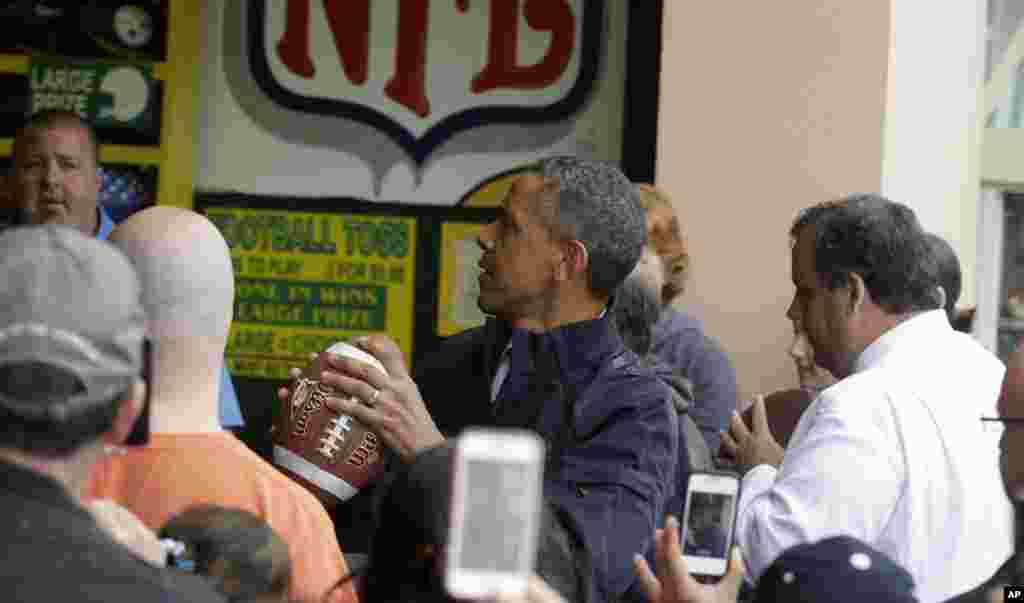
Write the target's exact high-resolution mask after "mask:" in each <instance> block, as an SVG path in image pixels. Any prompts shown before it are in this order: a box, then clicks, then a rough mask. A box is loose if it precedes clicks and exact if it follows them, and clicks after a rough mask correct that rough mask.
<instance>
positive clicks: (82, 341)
mask: <svg viewBox="0 0 1024 603" xmlns="http://www.w3.org/2000/svg"><path fill="white" fill-rule="evenodd" d="M0 282H2V283H3V287H2V288H0V367H12V366H18V367H22V366H24V367H32V366H40V365H41V366H52V367H56V368H59V369H62V372H63V373H66V374H68V375H69V376H71V377H73V378H74V379H75V380H76V381H77V382H78V384H79V385H80V386H81V387H78V388H76V390H75V393H73V394H71V395H70V396H66V395H64V396H59V397H54V398H51V399H46V398H45V397H44V399H42V400H41V399H40V396H39V394H38V392H37V391H35V390H36V389H38V388H39V383H38V381H36V382H35V383H33V375H34V372H33V371H32V370H25V371H14V372H13V373H12V375H13V376H12V377H9V378H8V379H6V383H5V384H3V391H2V392H0V407H3V408H4V409H5V410H7V411H8V412H10V413H12V414H14V415H15V416H18V417H21V418H23V419H26V420H48V421H54V422H59V421H63V420H65V419H67V418H68V417H69V416H72V415H74V414H76V413H78V412H83V411H86V410H89V409H91V408H93V407H95V406H99V405H101V404H105V403H109V402H110V401H111V400H114V399H116V398H117V397H118V396H119V395H121V394H122V393H124V392H125V391H127V390H128V388H129V387H130V386H131V383H132V380H133V379H135V378H138V377H139V375H140V374H141V371H142V341H143V337H144V335H145V312H144V310H143V306H142V297H141V290H140V285H139V281H138V278H137V277H136V274H135V270H134V268H133V267H132V265H131V263H130V262H129V260H128V259H127V258H126V257H124V255H123V254H122V253H121V252H120V251H119V250H117V249H116V248H115V247H113V246H112V245H110V244H109V243H106V242H103V241H97V240H95V239H93V238H91V237H87V236H85V235H83V234H81V233H80V232H78V231H77V230H75V229H73V228H69V227H65V226H55V225H46V226H25V227H18V228H13V229H9V230H6V231H4V232H3V233H2V234H0ZM44 389H45V388H44Z"/></svg>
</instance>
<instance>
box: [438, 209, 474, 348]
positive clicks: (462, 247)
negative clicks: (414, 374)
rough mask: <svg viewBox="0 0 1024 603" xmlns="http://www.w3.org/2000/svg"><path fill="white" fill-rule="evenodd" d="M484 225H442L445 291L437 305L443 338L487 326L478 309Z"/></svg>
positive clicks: (442, 287) (443, 285) (442, 266)
mask: <svg viewBox="0 0 1024 603" xmlns="http://www.w3.org/2000/svg"><path fill="white" fill-rule="evenodd" d="M482 226H483V225H482V224H473V223H466V222H445V223H444V224H442V225H441V279H440V280H441V283H440V284H441V291H440V295H439V299H438V304H437V334H438V335H440V336H441V337H448V336H450V335H454V334H456V333H458V332H459V331H462V330H465V329H468V328H470V327H476V326H479V325H482V324H484V320H485V318H486V316H485V315H484V313H483V312H481V311H480V308H479V307H477V304H476V300H477V297H479V296H480V281H479V280H477V278H478V276H479V275H480V269H479V268H478V267H477V263H478V262H479V261H480V256H481V255H482V253H483V252H482V251H481V249H480V246H479V245H477V243H476V235H477V233H478V232H479V231H480V228H481V227H482Z"/></svg>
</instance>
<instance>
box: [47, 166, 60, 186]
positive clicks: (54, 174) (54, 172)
mask: <svg viewBox="0 0 1024 603" xmlns="http://www.w3.org/2000/svg"><path fill="white" fill-rule="evenodd" d="M60 176H61V170H60V167H59V166H58V165H57V162H56V161H49V162H47V164H46V169H45V170H43V182H45V183H46V184H50V185H53V184H57V183H58V182H59V181H60Z"/></svg>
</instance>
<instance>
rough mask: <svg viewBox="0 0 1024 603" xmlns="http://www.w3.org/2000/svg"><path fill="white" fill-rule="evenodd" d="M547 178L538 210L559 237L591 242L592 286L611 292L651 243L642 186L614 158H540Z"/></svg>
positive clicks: (541, 171) (589, 268)
mask: <svg viewBox="0 0 1024 603" xmlns="http://www.w3.org/2000/svg"><path fill="white" fill-rule="evenodd" d="M537 172H538V173H539V174H540V175H541V176H542V177H544V179H545V180H546V181H547V183H546V186H545V190H544V192H543V193H540V194H538V195H537V198H536V200H535V203H534V204H533V211H534V213H535V215H537V216H538V217H539V218H540V220H541V222H542V223H543V224H544V225H545V226H546V227H547V228H548V230H549V232H551V234H552V235H553V236H555V237H559V238H570V239H577V240H579V241H580V242H582V243H583V245H584V246H585V247H586V248H587V254H588V255H589V262H588V265H587V281H588V284H589V285H590V289H591V291H593V292H594V293H596V294H598V295H602V296H609V295H611V294H612V292H613V291H615V288H616V287H618V286H619V284H620V283H622V281H623V280H625V278H626V276H627V275H628V274H629V273H630V272H632V270H633V267H634V266H636V262H637V260H638V259H639V258H640V254H641V252H642V251H643V247H644V245H645V244H646V243H647V216H646V212H645V211H644V209H643V207H642V206H641V205H640V195H639V193H638V192H637V189H636V187H635V186H634V185H633V183H631V182H630V181H629V179H628V178H626V176H625V174H623V173H622V172H621V171H620V170H619V169H618V168H617V167H615V166H614V165H612V164H611V163H607V162H601V161H592V160H587V159H579V158H576V157H566V156H561V157H551V158H548V159H543V160H541V161H540V162H538V164H537Z"/></svg>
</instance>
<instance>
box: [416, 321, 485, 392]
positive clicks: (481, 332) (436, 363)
mask: <svg viewBox="0 0 1024 603" xmlns="http://www.w3.org/2000/svg"><path fill="white" fill-rule="evenodd" d="M491 331H492V327H491V326H490V324H489V323H488V324H485V325H481V326H478V327H471V328H469V329H465V330H463V331H459V332H458V333H455V334H454V335H450V336H448V337H445V338H444V339H442V340H441V341H440V342H439V343H438V344H437V347H435V348H434V349H433V350H432V351H431V352H430V353H428V354H426V355H424V357H423V360H422V362H418V363H417V365H416V368H415V373H416V375H415V378H416V379H417V380H418V379H419V378H421V377H423V376H428V375H429V374H430V373H432V372H434V371H436V370H438V369H442V368H450V367H452V366H456V365H461V363H463V362H465V361H467V360H470V359H472V358H473V357H475V356H476V355H477V354H478V353H479V352H480V350H482V348H483V347H484V346H485V345H486V344H487V343H488V341H489V339H490V338H491Z"/></svg>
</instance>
